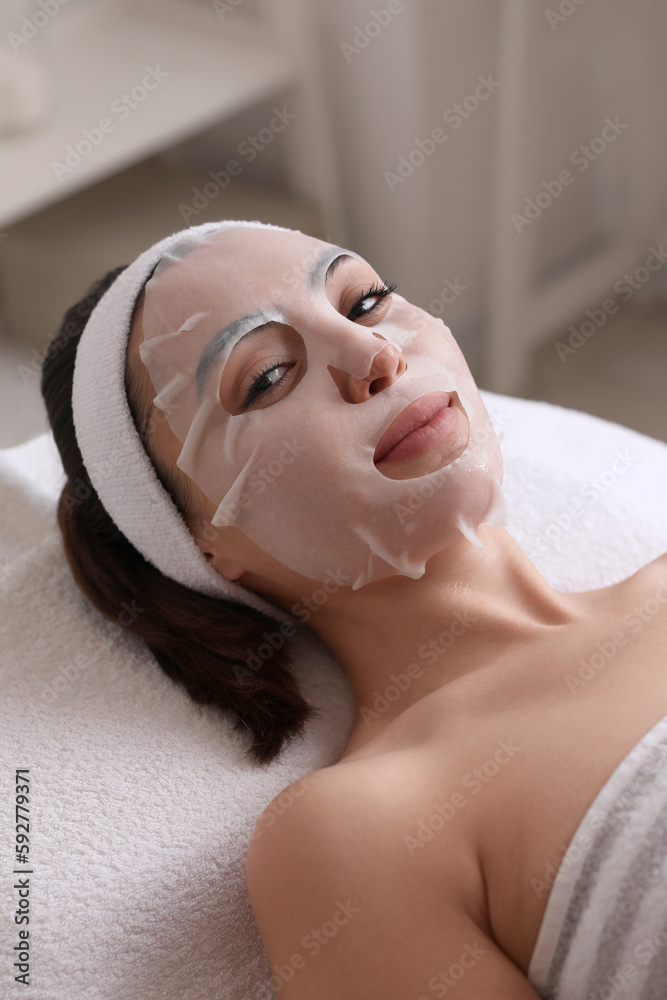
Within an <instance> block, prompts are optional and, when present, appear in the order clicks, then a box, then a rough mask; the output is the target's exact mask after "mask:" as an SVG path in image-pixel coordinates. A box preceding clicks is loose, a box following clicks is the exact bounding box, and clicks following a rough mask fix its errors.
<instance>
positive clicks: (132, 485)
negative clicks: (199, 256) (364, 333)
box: [72, 221, 301, 625]
mask: <svg viewBox="0 0 667 1000" xmlns="http://www.w3.org/2000/svg"><path fill="white" fill-rule="evenodd" d="M241 226H248V227H251V228H255V229H281V230H283V231H289V230H285V227H284V226H271V225H267V224H265V223H262V222H246V221H225V222H207V223H204V225H200V226H192V227H191V228H190V229H185V230H181V231H180V232H177V233H173V234H172V235H171V236H167V237H166V238H165V239H163V240H160V242H158V243H155V244H154V245H153V246H152V247H150V248H149V249H148V250H146V251H145V252H144V253H142V254H141V255H140V256H139V257H137V259H136V260H135V261H133V262H132V263H131V264H130V265H129V266H128V267H127V268H126V269H125V270H124V271H122V272H121V274H120V275H119V276H118V277H117V278H116V280H115V281H114V282H113V284H112V285H111V286H110V287H109V288H108V289H107V291H106V292H105V293H104V295H103V296H102V298H101V299H100V301H99V302H98V303H97V305H96V306H95V308H94V310H93V312H92V313H91V315H90V318H89V320H88V322H87V323H86V326H85V328H84V330H83V333H82V334H81V338H80V341H79V345H78V348H77V352H76V362H75V365H74V384H73V387H72V412H73V417H74V429H75V432H76V439H77V442H78V445H79V449H80V451H81V455H82V458H83V462H84V465H85V467H86V470H87V472H88V475H89V477H90V481H91V483H92V484H93V486H94V488H95V491H96V493H97V495H98V497H99V499H100V502H101V503H102V506H103V507H104V509H105V510H106V512H107V513H108V515H109V517H110V518H111V519H112V521H113V522H114V524H115V525H116V526H117V527H118V528H119V529H120V531H121V532H122V533H123V534H124V535H125V537H126V538H127V539H128V541H130V542H131V543H132V545H134V547H135V549H137V550H138V551H139V552H140V553H141V555H142V556H143V557H144V558H145V559H146V560H147V561H148V562H149V563H151V565H153V566H155V568H156V569H158V570H160V572H161V573H162V574H163V575H164V576H167V577H169V578H170V579H172V580H176V581H177V582H178V583H181V584H183V586H184V587H189V588H190V589H191V590H195V591H198V592H199V593H202V594H209V595H211V596H213V597H225V598H227V599H228V600H230V601H238V602H239V603H241V604H245V605H247V606H248V607H251V608H255V609H257V610H258V611H263V612H264V613H265V614H267V615H270V616H272V617H273V618H277V619H278V620H279V621H282V622H287V623H289V624H291V625H298V624H301V623H300V622H299V620H298V619H297V618H295V617H293V616H292V615H290V614H288V613H287V612H286V611H284V610H283V609H282V608H280V607H278V606H277V605H275V604H272V603H270V602H269V601H267V600H265V599H263V598H261V597H260V596H259V595H258V594H256V593H255V592H254V591H252V590H248V588H247V587H242V586H241V584H239V583H234V582H230V581H229V580H225V578H224V577H222V576H221V575H220V574H219V573H217V572H216V571H215V570H214V569H213V567H212V566H210V565H209V563H208V562H207V560H206V557H205V556H204V554H203V552H202V551H201V549H200V548H199V547H198V546H197V544H196V542H195V540H194V538H193V536H192V535H191V533H190V531H189V530H188V527H187V525H186V523H185V520H184V519H183V517H182V515H181V513H180V511H179V510H178V508H177V507H176V505H175V504H174V502H173V500H172V499H171V497H170V496H169V494H168V493H167V491H166V490H165V488H164V486H163V485H162V483H161V482H160V480H159V479H158V476H157V473H156V471H155V469H154V467H153V464H152V463H151V461H150V459H149V457H148V455H147V453H146V450H145V448H144V446H143V443H142V441H141V438H140V437H139V434H138V433H137V429H136V427H135V424H134V420H133V418H132V413H131V411H130V407H129V403H128V400H127V393H126V390H125V366H126V352H127V343H128V338H129V335H130V326H131V323H132V314H133V312H134V307H135V304H136V301H137V298H138V296H139V293H140V292H141V291H142V289H143V287H144V284H145V283H146V281H147V280H148V278H149V277H150V275H151V272H152V271H153V269H154V268H155V266H156V265H157V263H158V261H159V260H160V258H161V257H162V255H163V254H164V253H166V252H167V251H168V250H170V249H171V248H172V247H173V245H174V244H175V243H177V242H180V241H181V240H182V239H183V238H184V236H186V235H188V234H191V235H193V236H203V235H205V234H206V233H210V232H213V231H214V230H218V229H234V228H238V227H241Z"/></svg>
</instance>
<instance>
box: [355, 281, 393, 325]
mask: <svg viewBox="0 0 667 1000" xmlns="http://www.w3.org/2000/svg"><path fill="white" fill-rule="evenodd" d="M396 288H397V286H396V285H386V284H385V283H384V282H382V283H381V284H379V285H377V284H376V285H373V286H372V287H371V288H369V289H368V290H367V291H365V292H362V293H361V295H360V296H359V298H358V299H357V301H356V302H355V303H354V305H353V306H352V308H351V310H350V312H349V313H348V316H347V318H348V319H351V320H355V319H359V317H360V316H368V315H369V314H370V313H373V312H375V310H376V309H377V308H378V306H379V305H380V303H381V302H382V300H383V299H386V297H387V296H388V295H391V293H392V292H395V291H396ZM371 300H374V301H371ZM369 303H370V304H369Z"/></svg>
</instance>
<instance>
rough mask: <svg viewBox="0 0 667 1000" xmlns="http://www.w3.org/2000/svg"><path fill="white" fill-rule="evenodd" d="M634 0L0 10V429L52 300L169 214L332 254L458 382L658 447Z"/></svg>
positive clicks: (30, 429)
mask: <svg viewBox="0 0 667 1000" xmlns="http://www.w3.org/2000/svg"><path fill="white" fill-rule="evenodd" d="M666 39H667V5H665V4H664V3H663V2H662V0H637V2H636V3H634V4H633V5H632V6H630V5H629V4H627V3H623V2H622V0H530V2H529V0H378V2H377V3H375V4H374V5H373V4H371V3H364V2H360V0H339V2H338V3H336V4H335V5H334V4H326V3H324V0H311V2H307V0H265V2H261V0H212V2H211V0H133V2H130V3H128V2H126V0H85V2H84V0H69V2H68V3H63V0H38V2H34V0H27V2H23V0H6V3H5V6H3V8H2V13H0V53H1V54H0V231H1V232H0V282H1V300H0V324H1V328H0V398H1V402H0V446H6V445H8V444H12V443H18V441H21V440H24V439H26V438H27V437H30V436H31V435H32V434H34V433H37V432H39V431H40V430H41V429H42V428H43V426H44V418H43V414H42V412H41V409H40V401H39V394H38V391H37V390H38V371H39V363H40V358H41V356H43V354H44V352H45V350H46V348H47V344H48V341H49V338H50V336H51V335H52V334H53V332H54V331H55V329H56V328H57V326H58V323H59V321H60V319H61V317H62V313H63V311H64V309H65V308H66V307H67V306H68V305H70V304H72V303H73V302H75V301H76V300H77V299H78V298H79V297H81V296H82V295H83V294H84V293H85V290H86V288H87V286H88V284H89V283H90V282H91V281H93V280H94V279H95V278H97V277H99V276H101V275H102V274H103V273H104V271H105V270H107V269H108V268H110V267H113V266H115V265H117V264H120V263H124V262H126V261H129V260H130V259H131V258H132V257H134V256H136V254H137V253H138V252H139V251H140V250H142V249H143V248H145V246H147V245H148V244H149V243H150V242H152V241H153V240H155V239H157V238H159V237H160V236H162V235H165V234H167V233H168V232H171V231H174V230H176V229H179V228H181V227H183V226H185V225H192V224H196V223H199V222H204V221H207V220H208V219H216V218H224V217H252V218H260V219H263V220H265V221H269V222H277V223H280V224H283V225H288V226H293V227H295V228H299V229H302V230H303V231H305V232H310V233H313V234H314V235H316V236H319V237H321V238H324V239H327V240H330V241H332V242H337V243H341V244H342V245H347V246H350V247H352V248H354V249H355V250H356V251H357V252H359V253H361V254H362V255H364V256H366V257H367V258H368V259H369V260H370V261H371V262H372V263H373V264H374V266H375V267H376V268H377V269H378V271H379V273H380V274H381V275H382V276H383V277H384V278H385V279H386V280H388V281H396V282H397V283H398V287H399V291H400V292H401V293H402V294H403V295H405V296H406V297H407V298H409V299H411V300H412V301H414V302H416V303H417V304H419V305H420V306H422V307H423V308H424V309H427V310H428V311H430V312H432V313H433V314H434V315H438V316H441V317H442V318H443V320H444V321H445V323H446V324H447V325H448V326H450V327H451V329H452V330H453V332H454V334H455V336H456V337H457V339H458V340H459V343H460V344H461V347H462V349H463V351H464V353H465V354H466V357H467V359H468V363H469V365H470V367H471V370H472V372H473V374H474V375H475V377H476V379H477V380H478V383H479V384H480V386H482V387H483V388H487V389H492V390H495V391H498V392H503V393H508V394H512V395H520V396H525V397H529V398H540V399H546V400H549V401H552V402H555V403H559V404H561V405H565V406H572V407H575V408H577V409H582V410H586V411H588V412H592V413H597V414H598V415H600V416H603V417H606V418H608V419H611V420H616V421H617V422H619V423H624V424H626V425H628V426H632V427H635V428H636V429H638V430H641V431H643V432H645V433H648V434H651V435H653V436H656V437H660V438H662V439H665V438H666V437H667V393H665V381H666V375H667V338H666V337H665V318H666V316H667V266H665V265H666V264H667V254H666V253H665V246H666V244H667V187H666V185H665V183H664V176H665V166H666V164H667V155H666V154H667V129H666V127H665V125H666V122H667V117H666V105H667V86H666V82H667V81H666V80H665V77H666V76H667V69H666V68H665V63H664V54H663V53H664V47H665V41H666Z"/></svg>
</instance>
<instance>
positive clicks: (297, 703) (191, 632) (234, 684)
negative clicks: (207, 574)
mask: <svg viewBox="0 0 667 1000" xmlns="http://www.w3.org/2000/svg"><path fill="white" fill-rule="evenodd" d="M124 270H125V267H118V268H115V269H114V270H113V271H110V272H109V273H108V274H107V275H105V277H104V278H102V279H101V280H100V281H98V282H96V283H95V284H94V285H93V286H92V287H91V288H90V290H89V292H88V294H87V295H86V296H85V298H83V299H82V300H81V301H80V302H77V303H76V304H75V305H73V306H72V307H71V308H70V309H68V311H67V312H66V313H65V317H64V319H63V322H62V324H61V327H60V329H59V330H58V332H57V333H56V335H55V336H54V338H53V340H52V341H51V344H50V345H49V349H48V351H47V353H46V357H45V359H44V364H43V368H42V395H43V397H44V401H45V403H46V409H47V413H48V417H49V422H50V424H51V428H52V430H53V436H54V438H55V442H56V445H57V447H58V451H59V452H60V457H61V459H62V463H63V466H64V469H65V473H66V476H67V481H66V483H65V486H64V487H63V491H62V494H61V496H60V499H59V502H58V524H59V526H60V530H61V532H62V536H63V542H64V547H65V553H66V556H67V560H68V563H69V565H70V567H71V570H72V573H73V575H74V579H75V580H76V582H77V584H78V586H79V588H80V589H81V590H82V591H83V593H84V594H85V595H86V597H87V598H89V600H90V601H91V602H92V603H93V604H94V605H95V607H96V608H97V609H98V610H99V611H101V612H102V614H103V615H105V616H106V617H107V618H109V619H111V620H112V621H114V622H117V623H118V624H120V625H121V626H122V627H123V628H126V629H127V630H128V631H129V632H133V633H134V634H135V635H138V636H140V637H141V638H142V639H143V640H144V641H145V642H146V644H147V646H148V648H149V649H150V650H151V652H152V653H153V656H154V657H155V659H156V660H157V662H158V663H159V664H160V666H161V667H162V669H163V670H164V671H165V673H166V674H167V675H168V676H169V677H171V678H172V679H173V680H175V681H177V682H178V683H179V684H181V685H182V686H183V687H184V688H185V689H186V691H187V692H188V694H189V695H190V697H191V698H192V699H193V700H194V701H195V702H198V703H200V704H209V705H216V706H218V707H219V708H221V709H222V710H224V711H225V712H227V713H230V714H231V715H232V717H234V718H235V723H234V728H235V729H237V730H239V731H245V730H247V731H248V732H249V733H250V736H251V737H252V742H251V744H250V746H249V747H248V749H247V750H246V757H247V758H249V759H251V760H253V761H254V762H255V763H258V764H268V763H270V762H271V761H272V760H274V759H275V758H276V757H277V756H278V755H279V753H280V751H281V750H282V748H283V746H284V745H286V744H287V743H290V742H291V741H292V740H293V739H294V738H295V737H296V736H303V735H304V730H305V724H306V723H307V722H308V720H309V719H310V718H311V717H313V716H315V715H319V714H320V712H319V710H317V709H315V708H313V707H312V706H311V705H309V704H308V702H306V701H305V700H304V699H303V698H302V696H301V694H300V692H299V689H298V687H297V684H296V681H295V679H294V676H293V674H292V672H291V670H290V667H291V665H292V659H291V655H290V649H289V639H288V638H287V637H286V636H285V634H284V631H283V632H281V633H280V638H281V639H282V640H284V641H283V642H282V643H280V644H279V648H275V642H274V643H267V638H268V636H267V635H266V632H267V630H275V628H276V624H277V623H276V620H275V619H274V618H270V617H268V616H267V615H265V614H263V613H262V612H261V611H256V610H255V609H254V608H249V607H247V606H246V605H244V604H238V603H236V602H233V601H228V600H224V599H220V598H215V597H208V596H206V595H204V594H200V593H197V592H195V591H193V590H190V589H189V588H187V587H184V586H182V585H181V584H180V583H177V582H176V581H175V580H171V579H169V578H168V577H165V576H164V575H163V574H162V573H160V571H159V570H157V569H156V568H155V567H154V566H152V565H151V564H150V563H148V562H147V561H146V560H145V559H144V557H143V556H142V555H141V554H140V553H139V552H138V551H137V549H135V548H134V546H133V545H131V544H130V542H129V541H128V540H127V538H125V536H124V535H123V534H122V533H121V532H120V531H119V529H118V528H117V527H116V525H115V524H114V522H113V521H112V520H111V518H110V517H109V515H108V514H107V512H106V510H105V509H104V507H103V506H102V504H101V502H100V499H99V497H98V495H97V493H96V492H95V489H94V487H93V485H92V483H91V481H90V479H89V476H88V473H87V471H86V468H85V466H84V464H83V459H82V457H81V452H80V451H79V447H78V444H77V441H76V436H75V431H74V421H73V417H72V382H73V378H74V361H75V357H76V349H77V346H78V343H79V338H80V336H81V334H82V332H83V329H84V327H85V324H86V322H87V320H88V317H89V316H90V314H91V312H92V311H93V309H94V307H95V305H96V304H97V302H98V301H99V299H100V298H101V297H102V295H103V294H104V292H105V291H106V290H107V288H108V287H109V286H110V285H111V283H112V282H113V281H114V280H115V278H116V277H117V276H118V275H119V274H120V273H121V272H122V271H124ZM128 387H129V389H130V397H131V393H132V387H131V385H129V386H128ZM129 402H130V407H131V409H132V412H133V415H134V417H135V421H137V425H138V427H139V430H140V432H141V426H140V422H139V421H138V420H137V413H138V410H140V409H141V407H142V404H141V402H140V401H139V400H136V399H134V400H133V399H132V398H130V399H129ZM143 440H144V445H145V443H146V439H145V437H144V438H143ZM155 464H156V472H157V474H158V476H159V478H160V479H161V481H162V484H163V485H164V487H165V489H166V490H167V492H168V493H169V494H170V496H171V497H172V499H173V500H174V502H175V503H176V505H177V506H178V507H179V509H180V510H181V512H182V513H183V515H184V516H185V517H186V519H187V518H188V516H189V515H190V514H191V513H192V512H191V511H189V510H188V509H187V505H188V494H187V489H186V490H185V491H184V489H183V483H182V482H181V481H180V477H176V476H175V475H173V474H172V473H171V471H170V469H169V468H168V467H166V468H165V467H163V466H162V465H161V464H160V465H158V463H155ZM185 482H186V483H187V480H186V481H185ZM184 507H185V508H186V509H184ZM284 628H285V626H283V629H284ZM273 638H275V636H273ZM260 647H261V648H263V649H266V648H267V647H268V648H270V649H271V655H270V656H269V657H268V658H265V659H263V658H262V656H261V655H258V651H259V650H260ZM258 664H259V669H258V667H257V665H258Z"/></svg>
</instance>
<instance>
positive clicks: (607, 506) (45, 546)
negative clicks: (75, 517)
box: [0, 393, 667, 1000]
mask: <svg viewBox="0 0 667 1000" xmlns="http://www.w3.org/2000/svg"><path fill="white" fill-rule="evenodd" d="M483 395H484V399H485V402H486V404H487V407H488V408H489V411H490V413H491V415H492V418H493V420H494V422H495V424H496V426H497V427H498V428H499V429H501V430H502V431H503V432H504V434H505V438H504V441H503V445H502V447H503V455H504V458H505V467H506V481H505V488H506V496H507V501H508V508H509V515H510V528H509V530H510V531H511V532H512V534H513V535H514V537H515V538H516V539H517V541H519V543H520V544H521V545H523V546H524V548H525V549H526V550H527V551H528V552H529V554H530V555H531V557H532V558H533V559H534V562H535V563H536V565H537V567H538V568H539V569H540V571H541V572H542V573H543V574H544V576H545V577H546V578H547V579H548V580H549V582H550V583H551V584H552V585H553V586H555V587H558V588H560V589H562V590H567V591H572V590H586V589H591V588H594V587H599V586H604V585H605V584H608V583H613V582H615V581H617V580H620V579H623V578H624V577H626V576H628V575H630V574H631V573H633V572H634V571H635V570H636V569H638V568H639V567H641V566H642V565H645V564H646V563H647V562H649V561H650V560H652V559H654V558H655V557H656V556H658V555H660V554H661V553H662V552H664V551H665V549H667V506H666V505H665V503H664V496H665V485H666V484H667V446H665V445H663V444H660V443H658V442H656V441H653V440H651V439H649V438H646V437H644V436H642V435H640V434H636V433H634V432H632V431H628V430H625V429H624V428H621V427H618V426H616V425H614V424H609V423H607V422H605V421H602V420H598V419H596V418H594V417H589V416H586V415H584V414H580V413H576V412H573V411H567V410H563V409H560V408H558V407H553V406H549V405H548V404H544V403H534V402H528V401H524V400H517V399H511V398H508V397H504V396H497V395H494V394H491V393H484V394H483ZM61 476H62V472H61V470H60V468H59V462H58V459H57V454H56V453H55V449H54V446H53V443H52V441H51V439H50V438H49V437H48V436H45V437H42V438H38V439H36V440H35V441H33V442H30V443H29V444H28V445H24V446H21V447H20V448H17V449H10V450H9V451H6V452H4V453H0V523H1V525H2V527H1V529H0V544H1V545H2V549H1V550H0V556H1V558H2V560H3V563H4V565H5V569H4V570H3V572H2V574H1V575H2V579H0V623H1V624H0V685H1V688H2V691H3V703H2V718H1V721H0V760H1V762H2V775H3V778H2V780H3V783H4V787H5V789H6V794H5V796H4V798H3V801H4V803H5V804H4V807H3V809H2V812H1V813H0V830H1V831H2V843H3V845H4V851H3V857H4V859H5V861H4V875H3V878H2V879H1V880H0V904H1V905H2V911H3V912H4V913H5V914H6V916H5V918H4V919H3V921H2V923H1V925H0V926H1V927H2V930H1V932H0V941H1V944H0V962H1V963H2V967H1V969H0V975H1V976H2V984H3V985H2V990H1V993H2V995H3V996H8V997H9V996H13V995H14V993H16V995H17V996H18V995H20V993H19V989H20V988H21V987H20V985H19V984H15V983H14V979H13V977H14V975H15V974H16V970H14V969H13V967H12V963H13V961H14V959H13V958H12V955H13V954H14V952H13V950H12V949H13V948H14V945H16V944H18V943H19V939H18V930H19V927H17V926H16V925H15V924H14V923H13V922H12V915H13V913H14V910H15V909H16V905H17V890H16V889H14V888H13V887H12V886H13V882H12V878H13V876H12V874H11V872H12V870H13V867H14V851H13V849H12V848H13V844H14V838H15V830H14V826H15V824H14V815H13V806H12V804H11V798H10V792H9V789H10V786H12V785H13V781H14V777H13V775H14V769H15V768H30V788H31V793H30V803H29V805H30V822H31V827H30V841H31V842H30V846H31V853H30V862H31V864H30V868H31V869H32V870H33V872H34V874H32V875H31V895H30V907H31V909H30V925H29V926H30V931H31V936H30V940H31V948H32V949H33V952H32V958H31V970H30V982H31V984H32V989H31V992H30V996H31V997H32V998H33V1000H83V998H85V1000H126V998H128V997H132V998H133V1000H250V998H256V997H270V996H271V988H270V984H269V973H270V970H269V964H268V960H267V957H266V954H265V952H264V949H263V947H262V942H261V938H260V936H259V933H258V931H257V927H256V924H255V921H254V918H253V914H252V909H251V907H250V902H249V898H248V894H247V890H246V885H245V855H246V851H247V846H248V842H249V837H250V834H251V832H252V829H253V827H254V825H255V823H256V821H257V819H258V817H259V815H260V813H261V812H262V810H263V809H264V808H265V806H266V805H267V804H268V803H269V802H270V801H271V799H272V798H273V797H274V796H275V795H276V794H277V793H278V792H279V791H280V790H281V789H282V788H284V787H285V786H287V785H288V784H290V783H291V782H292V781H294V780H296V779H297V778H298V777H300V776H302V775H305V774H307V773H309V772H310V771H313V770H315V769H317V768H320V767H324V766H326V765H328V764H332V763H334V762H335V761H336V760H337V759H338V757H339V756H340V754H341V753H342V751H343V749H344V747H345V744H346V742H347V738H348V735H349V733H350V731H351V728H352V724H353V717H354V700H353V697H352V693H351V689H350V687H349V684H348V682H347V680H346V678H345V675H344V674H343V671H342V669H341V668H340V666H339V665H338V664H337V662H336V661H335V660H334V659H333V657H332V656H331V655H330V654H329V652H328V651H327V649H326V648H325V647H324V646H323V644H322V643H320V642H319V640H317V639H316V637H315V636H314V635H312V633H310V632H308V630H303V631H302V633H301V634H300V636H299V638H298V643H299V645H298V650H299V656H298V663H297V666H296V676H297V679H298V681H299V684H300V687H301V690H302V692H303V694H304V696H305V697H306V698H307V700H308V701H310V702H311V703H312V704H314V705H315V706H317V707H318V708H323V709H325V715H324V717H323V718H321V719H316V720H313V722H312V723H311V724H310V725H309V726H308V730H307V735H306V737H305V739H304V740H301V741H298V742H296V743H293V744H292V745H291V746H290V747H288V748H287V749H286V751H285V752H284V754H283V756H282V757H281V759H280V760H278V761H275V762H273V763H272V764H271V765H269V766H268V767H265V768H260V767H257V766H255V765H253V764H250V763H248V762H247V761H244V760H243V757H242V753H243V750H244V748H245V746H246V742H245V738H244V736H243V734H241V733H238V732H236V731H234V729H233V726H232V723H231V721H230V720H228V719H226V718H225V717H224V716H222V715H221V714H220V713H219V712H217V711H215V710H213V709H210V708H202V707H200V706H196V705H194V704H193V703H192V702H191V701H190V699H189V698H188V696H187V695H186V694H185V693H184V692H182V691H181V690H180V689H179V688H177V687H176V686H175V685H174V684H173V683H172V682H171V681H170V680H169V679H168V678H167V677H165V676H164V674H163V673H162V671H161V670H160V668H159V667H158V666H157V664H156V663H155V662H154V660H153V659H152V657H151V656H150V654H149V653H148V651H147V650H146V648H145V647H144V646H143V644H142V643H141V642H140V641H139V640H137V639H136V638H134V637H132V636H130V635H128V634H126V633H125V632H123V630H122V629H121V628H120V626H115V625H114V624H112V623H110V622H108V621H106V620H104V619H103V618H102V616H101V615H99V614H98V613H97V612H96V611H95V610H94V609H93V608H92V607H91V606H89V604H88V603H87V601H86V600H85V599H84V598H83V596H81V595H80V594H79V591H78V590H77V588H76V586H75V585H74V583H73V580H72V578H71V575H70V572H69V570H68V567H67V565H66V562H65V559H64V554H63V550H62V546H61V543H60V538H59V535H58V533H57V529H56V527H55V525H54V521H53V510H54V504H55V496H56V494H57V491H58V486H59V484H60V482H61ZM288 805H289V803H287V802H286V803H285V806H286V807H287V806H288Z"/></svg>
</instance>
